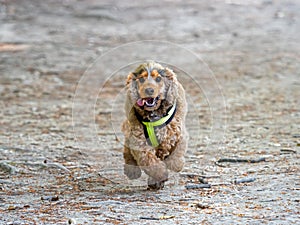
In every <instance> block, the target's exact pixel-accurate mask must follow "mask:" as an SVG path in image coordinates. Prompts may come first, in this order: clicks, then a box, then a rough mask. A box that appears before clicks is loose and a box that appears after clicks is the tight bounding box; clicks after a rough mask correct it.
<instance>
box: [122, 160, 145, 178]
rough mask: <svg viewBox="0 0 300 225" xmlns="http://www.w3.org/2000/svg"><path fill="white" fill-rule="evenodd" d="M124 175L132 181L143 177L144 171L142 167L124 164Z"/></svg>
mask: <svg viewBox="0 0 300 225" xmlns="http://www.w3.org/2000/svg"><path fill="white" fill-rule="evenodd" d="M124 174H125V175H126V176H127V177H128V178H129V179H130V180H134V179H138V178H139V177H140V176H141V175H142V171H141V169H140V167H138V166H134V165H129V164H124Z"/></svg>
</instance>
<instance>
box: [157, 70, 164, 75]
mask: <svg viewBox="0 0 300 225" xmlns="http://www.w3.org/2000/svg"><path fill="white" fill-rule="evenodd" d="M157 72H158V73H159V74H160V75H162V76H164V75H165V71H164V70H158V71H157Z"/></svg>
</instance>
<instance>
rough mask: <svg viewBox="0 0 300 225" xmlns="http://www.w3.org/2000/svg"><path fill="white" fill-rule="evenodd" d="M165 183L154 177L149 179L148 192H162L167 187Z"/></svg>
mask: <svg viewBox="0 0 300 225" xmlns="http://www.w3.org/2000/svg"><path fill="white" fill-rule="evenodd" d="M165 181H166V180H163V181H157V180H155V179H154V178H153V177H149V178H148V190H160V189H163V188H164V186H165Z"/></svg>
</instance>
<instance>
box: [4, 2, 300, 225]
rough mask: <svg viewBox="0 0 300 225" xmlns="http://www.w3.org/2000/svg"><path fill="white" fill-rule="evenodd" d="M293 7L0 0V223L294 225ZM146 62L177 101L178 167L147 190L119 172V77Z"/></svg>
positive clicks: (296, 69)
mask: <svg viewBox="0 0 300 225" xmlns="http://www.w3.org/2000/svg"><path fill="white" fill-rule="evenodd" d="M299 10H300V2H299V1H292V0H287V1H272V0H255V1H241V0H222V1H221V0H218V1H217V0H216V1H208V2H205V1H201V2H199V1H196V0H191V1H155V2H153V1H140V2H137V1H136V2H131V1H127V0H126V1H93V0H88V1H74V0H66V1H57V0H51V1H37V0H31V1H6V0H1V1H0V93H1V102H0V106H1V110H0V124H1V126H0V224H297V223H300V219H299V218H300V207H299V201H300V195H299V191H300V180H299V172H300V167H299V151H300V149H299V148H300V147H299V146H300V64H299V52H300V46H299V43H298V42H299V34H300V26H299V25H300V24H299V23H300V21H299V19H297V14H298V12H299ZM143 40H152V41H143ZM136 41H140V42H136ZM141 41H142V42H141ZM127 43H130V44H127ZM124 44H127V45H124ZM196 56H198V57H199V58H197V57H196ZM145 59H155V60H157V61H161V62H165V63H166V64H168V65H170V67H172V68H173V69H174V71H176V73H178V78H179V80H180V81H181V82H182V84H183V86H184V87H185V89H186V92H187V96H188V102H189V113H188V118H187V128H188V131H189V134H190V141H189V148H188V152H187V154H186V165H185V168H184V170H183V171H182V172H181V173H180V174H171V177H170V180H169V181H168V182H167V184H166V187H165V189H164V190H161V191H157V192H152V191H147V190H146V186H145V185H146V181H145V176H143V177H142V178H141V179H139V180H137V181H129V180H127V179H126V177H124V175H123V172H122V167H123V165H122V139H123V137H122V134H121V132H120V123H121V121H122V119H123V118H124V113H123V110H122V108H123V101H122V100H123V94H124V89H123V88H124V80H125V77H126V74H127V73H128V72H129V71H131V69H132V68H133V67H134V66H135V65H137V64H138V62H139V61H142V60H145ZM92 63H93V64H92ZM224 159H225V161H226V159H242V160H246V161H244V162H222V160H224ZM251 160H254V161H252V162H251ZM255 160H258V161H257V162H256V161H255ZM240 179H245V180H246V181H247V179H248V181H249V182H245V183H239V182H236V181H240ZM205 182H207V183H209V184H210V186H209V187H207V188H200V189H189V188H187V187H191V185H192V184H201V183H205Z"/></svg>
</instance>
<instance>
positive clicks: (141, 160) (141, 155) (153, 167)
mask: <svg viewBox="0 0 300 225" xmlns="http://www.w3.org/2000/svg"><path fill="white" fill-rule="evenodd" d="M144 148H145V147H144ZM131 153H132V155H133V156H134V158H135V160H136V162H137V164H138V165H139V166H140V168H142V169H143V171H144V172H145V173H146V174H147V175H148V176H150V177H152V178H153V179H154V180H156V181H158V182H164V181H166V180H168V170H167V167H166V164H165V163H164V162H163V161H161V160H160V159H159V158H157V157H156V155H155V154H154V153H153V152H152V149H151V148H149V149H147V150H145V149H143V150H131Z"/></svg>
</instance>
